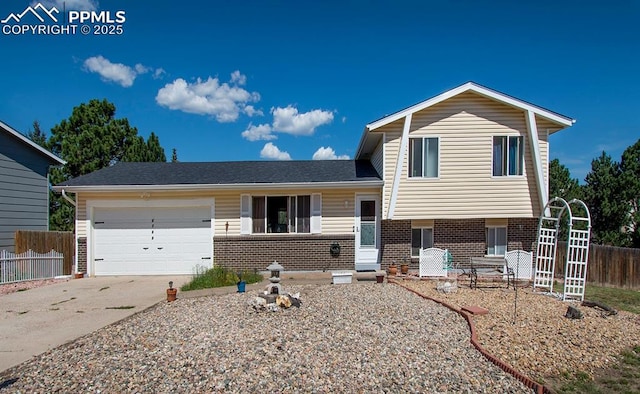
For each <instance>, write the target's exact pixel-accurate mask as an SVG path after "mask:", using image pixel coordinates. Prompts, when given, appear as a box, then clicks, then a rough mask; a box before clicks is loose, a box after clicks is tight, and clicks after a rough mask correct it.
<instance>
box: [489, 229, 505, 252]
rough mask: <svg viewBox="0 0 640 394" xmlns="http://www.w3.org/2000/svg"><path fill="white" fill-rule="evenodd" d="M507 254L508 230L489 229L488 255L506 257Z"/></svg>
mask: <svg viewBox="0 0 640 394" xmlns="http://www.w3.org/2000/svg"><path fill="white" fill-rule="evenodd" d="M506 253H507V228H506V227H487V255H488V256H504V255H505V254H506Z"/></svg>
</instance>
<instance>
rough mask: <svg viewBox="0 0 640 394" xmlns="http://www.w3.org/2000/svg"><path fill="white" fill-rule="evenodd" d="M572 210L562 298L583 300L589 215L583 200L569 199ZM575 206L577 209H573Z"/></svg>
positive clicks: (587, 251)
mask: <svg viewBox="0 0 640 394" xmlns="http://www.w3.org/2000/svg"><path fill="white" fill-rule="evenodd" d="M569 207H570V208H571V211H572V212H573V214H572V216H571V223H570V224H569V239H568V241H567V262H566V264H565V269H564V292H563V297H562V299H563V300H565V301H566V300H568V299H571V298H579V299H580V301H583V300H584V288H585V285H586V282H587V263H588V261H589V239H590V238H591V217H590V216H589V209H588V208H587V206H586V205H585V203H584V202H582V201H580V200H577V199H573V200H571V201H569ZM574 207H577V208H578V209H574Z"/></svg>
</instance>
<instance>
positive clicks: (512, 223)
mask: <svg viewBox="0 0 640 394" xmlns="http://www.w3.org/2000/svg"><path fill="white" fill-rule="evenodd" d="M536 242H538V219H536V218H512V219H509V225H508V227H507V250H518V249H520V250H525V251H527V252H534V253H535V247H536Z"/></svg>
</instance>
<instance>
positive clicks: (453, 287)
mask: <svg viewBox="0 0 640 394" xmlns="http://www.w3.org/2000/svg"><path fill="white" fill-rule="evenodd" d="M436 290H438V291H439V292H441V293H445V294H449V293H455V292H457V291H458V281H457V280H446V281H443V282H438V285H437V286H436Z"/></svg>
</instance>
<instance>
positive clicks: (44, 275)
mask: <svg viewBox="0 0 640 394" xmlns="http://www.w3.org/2000/svg"><path fill="white" fill-rule="evenodd" d="M62 261H63V256H62V253H58V252H56V251H54V250H52V251H50V252H49V253H36V252H34V251H33V250H28V251H26V252H24V253H17V254H16V253H11V252H8V251H6V250H0V283H13V282H23V281H27V280H37V279H49V278H55V277H56V276H61V275H62V265H63V263H62Z"/></svg>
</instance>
